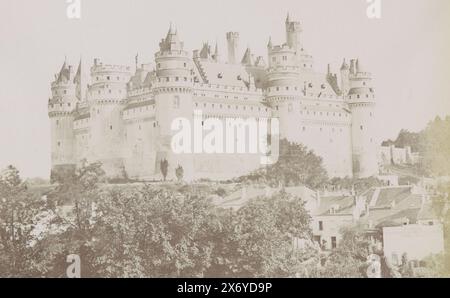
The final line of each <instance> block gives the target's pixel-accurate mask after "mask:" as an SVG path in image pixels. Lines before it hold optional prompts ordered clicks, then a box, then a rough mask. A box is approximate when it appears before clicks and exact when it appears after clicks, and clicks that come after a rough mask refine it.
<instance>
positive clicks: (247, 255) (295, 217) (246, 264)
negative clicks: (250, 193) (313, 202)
mask: <svg viewBox="0 0 450 298" xmlns="http://www.w3.org/2000/svg"><path fill="white" fill-rule="evenodd" d="M310 221H311V217H310V216H309V214H308V212H307V211H306V210H305V208H304V202H303V201H302V200H301V199H300V198H298V197H292V196H291V195H289V194H287V193H286V192H284V191H282V192H279V193H276V194H274V195H273V196H271V197H260V198H256V199H254V200H252V201H250V202H249V203H248V204H247V205H245V206H244V207H242V208H241V209H239V210H238V211H237V212H234V211H232V210H223V211H222V213H221V224H222V228H221V230H220V231H219V232H218V233H217V234H216V238H215V242H216V243H217V244H216V247H215V250H214V254H213V256H214V258H213V265H212V267H211V268H210V270H209V272H208V274H209V275H210V276H213V277H220V276H228V277H270V276H272V277H289V276H290V277H293V276H295V275H296V273H297V272H298V270H299V267H301V264H302V262H304V261H305V259H307V258H308V254H307V251H303V250H297V249H294V246H293V239H294V238H297V239H303V240H305V241H306V243H309V240H310V239H311V230H310Z"/></svg>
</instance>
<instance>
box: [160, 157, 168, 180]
mask: <svg viewBox="0 0 450 298" xmlns="http://www.w3.org/2000/svg"><path fill="white" fill-rule="evenodd" d="M159 167H160V170H161V174H162V175H163V180H164V181H166V178H167V174H168V173H169V162H168V161H167V159H163V160H161V162H160V163H159Z"/></svg>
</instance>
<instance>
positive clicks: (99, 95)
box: [88, 59, 131, 178]
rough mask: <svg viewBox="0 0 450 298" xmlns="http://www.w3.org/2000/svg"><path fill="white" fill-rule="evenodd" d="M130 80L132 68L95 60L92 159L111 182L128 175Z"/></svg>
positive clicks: (91, 99) (90, 97)
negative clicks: (125, 147) (125, 109)
mask: <svg viewBox="0 0 450 298" xmlns="http://www.w3.org/2000/svg"><path fill="white" fill-rule="evenodd" d="M130 77H131V69H130V67H129V66H122V65H108V64H103V63H102V62H100V61H99V60H98V59H94V65H93V66H92V67H91V85H90V87H89V92H88V100H89V106H90V118H91V134H90V143H91V146H90V152H89V156H90V158H89V159H91V160H92V161H99V162H101V163H102V167H103V170H104V171H105V172H106V175H107V176H108V177H109V178H119V177H122V176H123V174H124V173H123V169H124V165H123V154H122V153H123V152H122V149H123V141H124V127H123V121H122V110H123V107H124V104H125V101H126V98H127V83H128V82H129V80H130Z"/></svg>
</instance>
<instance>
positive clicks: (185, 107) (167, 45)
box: [153, 28, 209, 180]
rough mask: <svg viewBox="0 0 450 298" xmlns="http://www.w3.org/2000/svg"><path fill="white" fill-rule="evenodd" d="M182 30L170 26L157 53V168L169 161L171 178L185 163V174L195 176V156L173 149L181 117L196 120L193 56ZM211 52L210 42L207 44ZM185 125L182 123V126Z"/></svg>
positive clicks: (169, 176) (157, 169)
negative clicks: (174, 126)
mask: <svg viewBox="0 0 450 298" xmlns="http://www.w3.org/2000/svg"><path fill="white" fill-rule="evenodd" d="M183 47H184V45H183V42H181V41H180V39H179V36H178V32H176V31H173V29H172V28H170V29H169V32H168V33H167V36H166V38H165V39H163V40H162V41H161V43H160V50H159V52H157V53H156V54H155V62H156V76H157V82H156V83H155V86H154V89H153V92H154V97H155V105H156V113H155V114H156V123H157V128H158V131H159V136H158V141H157V142H158V144H157V147H158V149H157V151H158V152H157V157H156V172H157V173H159V172H160V162H161V160H164V159H166V160H167V161H168V162H169V170H168V178H169V179H174V178H175V169H176V168H177V167H178V166H182V167H183V170H184V178H185V179H186V180H191V179H192V176H193V158H192V155H189V154H177V153H175V152H173V150H172V146H171V145H172V144H171V142H172V137H173V135H175V134H176V133H177V131H174V130H172V125H173V124H178V123H179V121H178V122H177V121H175V120H176V119H177V118H179V119H185V120H187V121H188V122H189V123H191V124H192V122H193V104H192V87H193V80H192V76H191V69H192V60H191V58H190V57H189V55H188V52H187V51H185V50H184V49H183ZM206 50H207V51H208V55H209V46H206ZM179 129H181V127H180V128H179Z"/></svg>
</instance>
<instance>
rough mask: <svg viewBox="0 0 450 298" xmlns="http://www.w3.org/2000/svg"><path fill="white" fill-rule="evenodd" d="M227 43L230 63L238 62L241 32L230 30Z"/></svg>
mask: <svg viewBox="0 0 450 298" xmlns="http://www.w3.org/2000/svg"><path fill="white" fill-rule="evenodd" d="M227 44H228V63H230V64H236V63H237V57H238V55H239V33H238V32H228V33H227Z"/></svg>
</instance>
